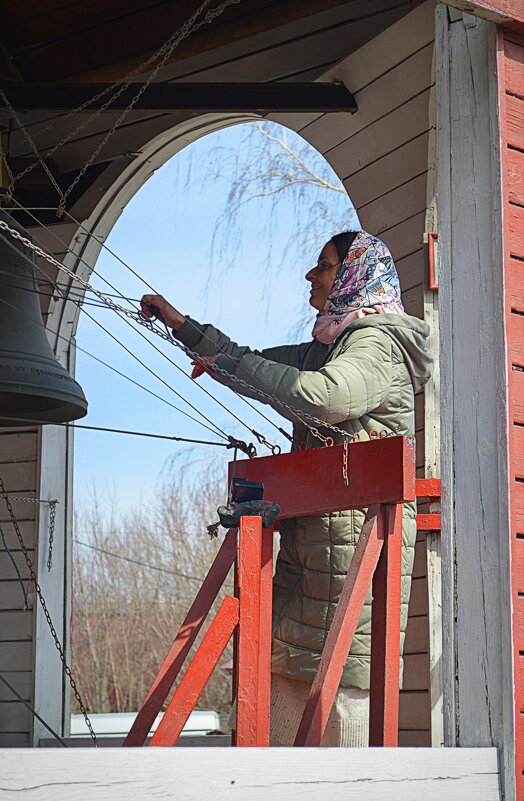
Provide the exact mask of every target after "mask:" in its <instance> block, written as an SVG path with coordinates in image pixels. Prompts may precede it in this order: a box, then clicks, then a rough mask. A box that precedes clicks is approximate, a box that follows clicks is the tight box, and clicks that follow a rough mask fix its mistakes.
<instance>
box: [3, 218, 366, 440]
mask: <svg viewBox="0 0 524 801" xmlns="http://www.w3.org/2000/svg"><path fill="white" fill-rule="evenodd" d="M0 228H2V229H3V230H4V231H6V232H8V233H9V234H10V235H11V236H12V237H13V238H15V239H17V240H18V241H20V242H21V243H22V244H23V245H25V246H26V247H28V248H30V249H31V250H33V251H34V252H35V253H36V254H37V255H39V256H40V257H41V258H43V259H45V260H46V261H47V262H49V263H50V264H53V265H54V266H55V267H57V268H58V269H59V270H61V271H62V272H64V273H65V274H66V275H68V276H69V277H70V278H72V279H73V280H74V281H78V283H80V284H81V285H82V286H84V287H85V288H86V289H88V290H89V291H91V292H93V294H94V295H96V296H97V297H98V298H100V300H102V301H103V302H104V303H106V304H107V305H108V306H110V307H111V308H112V309H113V310H114V311H116V312H120V313H121V314H122V315H125V317H127V318H128V319H130V320H133V321H134V322H136V323H138V324H139V325H141V326H142V327H143V328H146V329H147V330H148V331H150V332H151V333H153V334H155V335H156V336H158V337H160V338H161V339H163V340H164V341H166V342H169V343H170V344H171V345H175V347H177V348H179V349H180V350H182V351H183V352H184V353H185V354H186V355H187V356H189V357H191V358H192V359H196V360H197V361H198V362H200V363H201V364H203V365H205V366H206V367H208V368H210V370H211V372H217V373H219V374H220V375H222V376H224V378H227V380H228V381H231V382H233V383H234V384H238V385H239V386H242V387H245V388H246V389H248V390H249V391H250V392H254V393H255V394H256V395H259V396H260V397H262V398H264V399H266V400H269V401H270V402H271V403H275V404H277V405H278V406H280V407H281V408H283V409H285V410H286V411H288V412H290V413H291V414H292V415H293V416H294V417H296V418H297V419H298V420H299V421H300V422H302V423H303V424H304V425H305V426H306V427H307V428H309V430H310V432H311V433H312V434H313V435H314V436H315V437H317V438H318V439H320V440H322V441H323V442H324V444H331V443H329V442H328V439H331V438H328V437H324V436H323V434H321V433H320V432H319V431H318V428H317V426H320V427H322V428H326V429H329V430H330V431H334V432H335V433H337V434H340V435H342V436H343V437H344V439H349V440H351V441H356V440H355V436H354V435H353V434H350V433H349V432H347V431H344V429H342V428H339V427H338V426H335V425H332V424H331V423H327V422H326V421H324V420H321V419H320V418H318V417H316V416H315V415H312V414H310V413H309V412H304V411H302V410H299V409H296V408H295V407H294V406H292V405H291V404H289V403H287V402H286V401H283V400H281V399H280V398H278V397H276V396H274V395H272V394H271V393H269V392H266V391H264V390H261V389H258V388H257V387H255V386H253V385H252V384H250V383H248V382H247V381H244V379H242V378H239V377H238V376H235V375H233V374H232V373H229V372H228V371H227V370H225V369H224V368H223V367H218V366H217V365H216V364H213V363H212V362H210V361H209V360H208V359H206V358H205V357H203V356H200V355H199V354H198V353H196V352H195V351H192V350H190V349H189V348H187V347H186V346H185V345H183V344H182V343H181V342H178V341H177V340H176V339H174V337H173V336H171V334H169V333H168V332H167V331H165V332H164V331H162V329H161V328H160V327H159V326H158V325H156V324H155V323H152V322H150V321H148V320H145V319H143V318H142V317H141V316H140V315H139V314H138V313H135V312H132V311H130V310H129V309H125V308H124V307H123V306H120V305H119V304H118V303H116V302H115V301H113V300H112V299H111V298H109V297H107V296H106V295H105V294H104V293H103V292H101V291H100V290H98V289H95V288H94V287H93V286H92V285H91V284H90V283H89V282H88V281H85V280H84V279H83V278H81V276H79V275H76V274H75V273H74V272H73V271H72V270H70V269H69V267H66V266H65V265H64V264H61V263H60V262H59V261H58V260H57V259H55V258H54V256H51V255H50V254H49V253H46V251H44V250H42V248H40V247H39V246H38V245H35V244H33V243H32V242H31V240H29V239H27V237H24V236H22V235H21V234H20V233H19V232H18V231H16V230H15V229H13V228H10V226H8V225H7V223H6V222H5V221H4V220H0ZM308 420H309V423H308V422H307V421H308Z"/></svg>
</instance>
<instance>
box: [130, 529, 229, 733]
mask: <svg viewBox="0 0 524 801" xmlns="http://www.w3.org/2000/svg"><path fill="white" fill-rule="evenodd" d="M236 547H237V531H236V529H231V530H230V531H228V532H227V534H226V536H225V538H224V541H223V543H222V545H221V546H220V550H219V551H218V553H217V555H216V557H215V559H214V562H213V564H212V565H211V567H210V568H209V573H208V574H207V576H206V578H205V579H204V582H203V584H202V586H201V587H200V589H199V591H198V593H197V596H196V598H195V600H194V601H193V604H192V606H191V609H190V610H189V612H188V613H187V615H186V618H185V620H184V622H183V623H182V625H181V627H180V629H179V632H178V634H177V636H176V638H175V641H174V642H173V645H172V646H171V648H170V650H169V653H168V655H167V656H166V658H165V660H164V663H163V665H162V667H161V668H160V671H159V673H158V675H157V677H156V679H155V681H154V682H153V685H152V687H151V689H150V690H149V692H148V694H147V697H146V700H145V701H144V703H143V704H142V708H141V709H140V712H139V713H138V715H137V716H136V718H135V721H134V723H133V725H132V727H131V730H130V732H129V734H128V735H127V737H126V739H125V740H124V743H123V744H124V745H125V746H139V745H144V742H145V740H146V737H147V735H148V734H149V732H150V730H151V726H152V725H153V723H154V721H155V718H156V716H157V715H158V713H159V712H160V710H161V709H162V704H163V703H164V701H165V700H166V698H167V696H168V694H169V690H170V689H171V687H172V686H173V684H174V682H175V680H176V678H177V676H178V674H179V672H180V669H181V667H182V665H183V664H184V660H185V658H186V656H187V655H188V653H189V651H190V650H191V646H192V645H193V643H194V641H195V639H196V636H197V634H198V632H199V631H200V629H201V627H202V624H203V622H204V620H205V619H206V617H207V615H208V613H209V610H210V609H211V607H212V605H213V603H214V601H215V598H216V597H217V595H218V593H219V591H220V588H221V587H222V584H223V583H224V581H225V580H226V577H227V574H228V572H229V569H230V567H231V565H232V564H233V562H234V561H235V556H236Z"/></svg>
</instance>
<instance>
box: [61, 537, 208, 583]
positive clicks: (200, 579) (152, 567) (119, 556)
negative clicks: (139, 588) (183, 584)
mask: <svg viewBox="0 0 524 801" xmlns="http://www.w3.org/2000/svg"><path fill="white" fill-rule="evenodd" d="M73 541H74V542H76V543H77V544H78V545H82V546H83V547H84V548H91V550H93V551H99V552H100V553H103V554H105V555H106V556H113V557H114V558H115V559H122V561H124V562H131V564H133V565H140V566H141V567H148V568H150V570H158V571H160V572H161V573H169V575H170V576H179V577H180V578H185V579H187V580H188V581H198V582H199V583H200V584H201V583H202V582H203V581H204V579H203V577H202V576H189V575H188V574H187V573H179V572H178V571H176V570H169V568H167V567H160V566H159V565H151V564H149V563H148V562H140V561H139V560H138V559H131V557H130V556H122V554H121V553H114V552H113V551H106V549H105V548H100V547H99V546H98V545H90V544H89V543H88V542H82V541H81V540H78V539H77V538H76V537H73Z"/></svg>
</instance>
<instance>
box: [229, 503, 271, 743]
mask: <svg viewBox="0 0 524 801" xmlns="http://www.w3.org/2000/svg"><path fill="white" fill-rule="evenodd" d="M266 533H267V532H263V531H262V519H261V518H260V517H247V516H245V517H241V518H240V527H239V530H238V600H239V604H240V606H239V609H240V619H239V626H238V665H237V682H238V684H237V693H236V699H237V720H236V745H237V746H266V747H267V746H269V706H270V695H271V594H270V593H271V586H270V572H269V571H270V570H271V573H272V567H273V547H272V540H273V537H272V530H271V552H270V553H269V548H268V545H267V543H268V542H269V539H268V537H266V536H265V534H266ZM264 541H265V542H264ZM263 543H264V545H263ZM263 558H264V565H263ZM269 559H271V561H269ZM262 574H263V576H264V578H263V580H262ZM268 579H269V581H268ZM262 594H264V597H262ZM263 628H264V629H265V630H264V631H262V629H263Z"/></svg>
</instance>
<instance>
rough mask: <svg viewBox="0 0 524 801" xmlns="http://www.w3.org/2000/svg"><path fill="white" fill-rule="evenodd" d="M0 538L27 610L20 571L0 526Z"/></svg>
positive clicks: (27, 605)
mask: <svg viewBox="0 0 524 801" xmlns="http://www.w3.org/2000/svg"><path fill="white" fill-rule="evenodd" d="M11 500H12V496H11ZM0 538H1V539H2V544H3V546H4V550H5V552H6V554H7V555H8V557H9V559H10V560H11V562H12V564H13V567H14V569H15V573H16V575H17V578H18V583H19V585H20V588H21V590H22V595H23V596H24V607H25V609H29V604H28V603H27V593H26V591H25V587H24V582H23V579H22V576H21V574H20V570H19V569H18V565H17V564H16V561H15V557H14V556H13V554H12V553H11V550H10V548H9V545H8V544H7V540H6V538H5V534H4V530H3V528H2V526H0Z"/></svg>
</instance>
